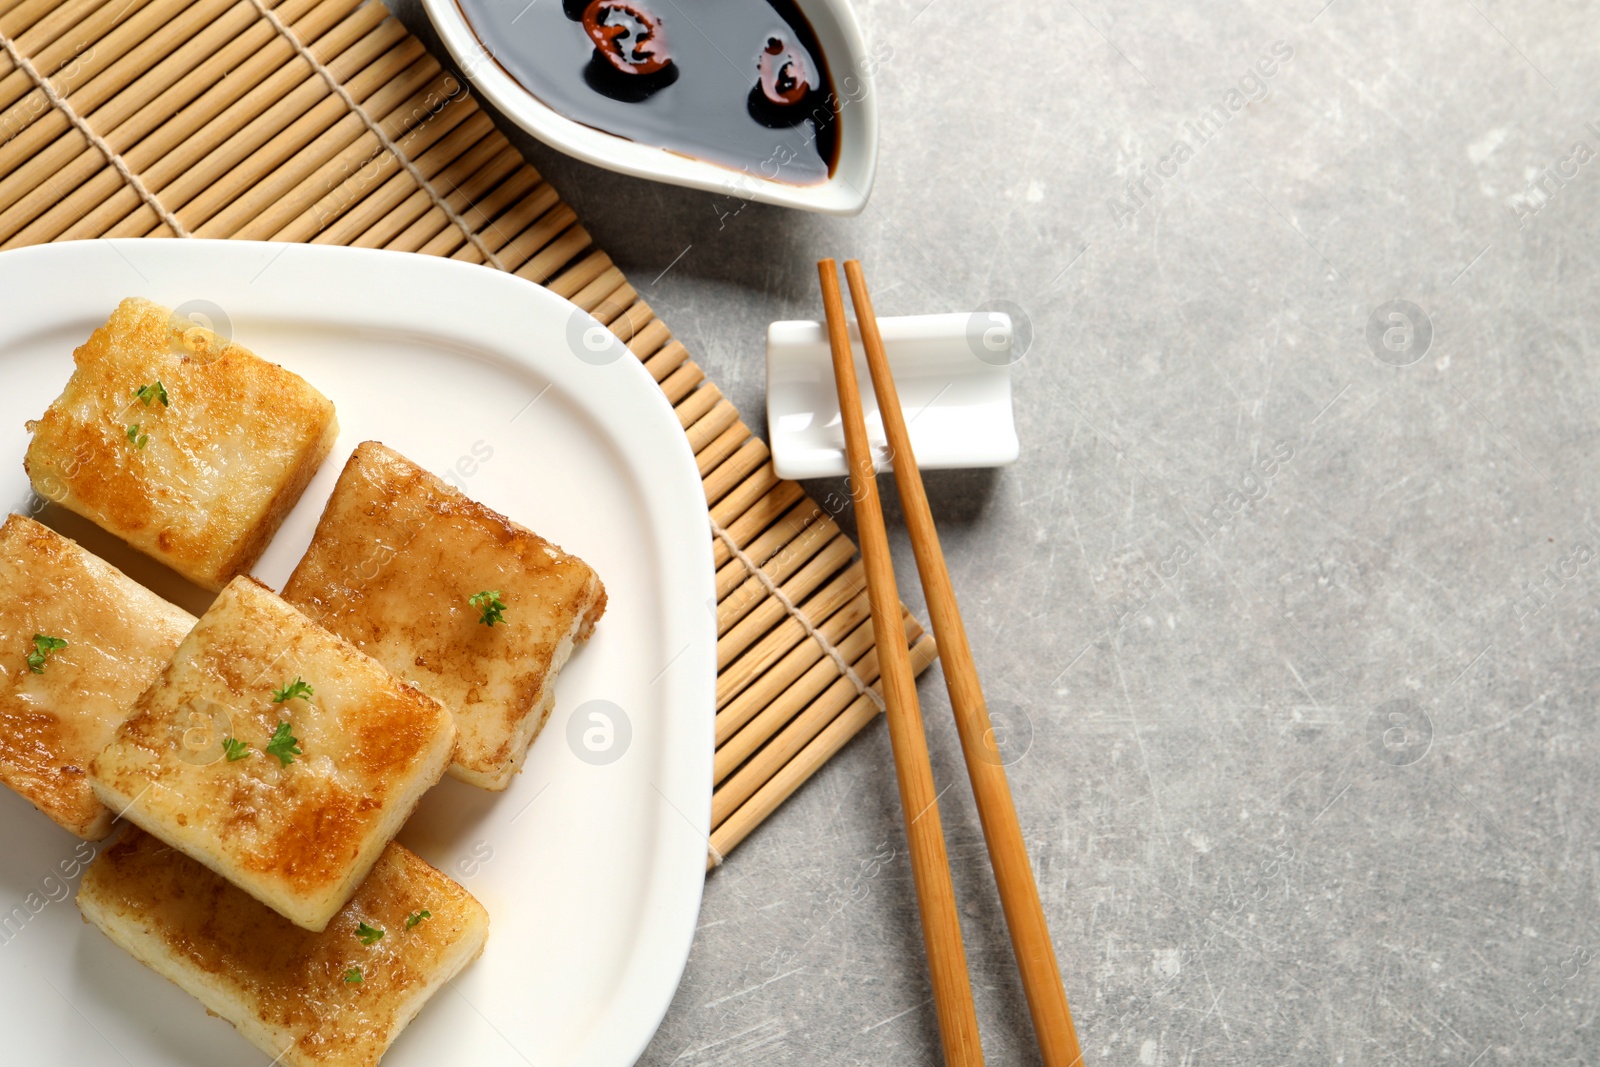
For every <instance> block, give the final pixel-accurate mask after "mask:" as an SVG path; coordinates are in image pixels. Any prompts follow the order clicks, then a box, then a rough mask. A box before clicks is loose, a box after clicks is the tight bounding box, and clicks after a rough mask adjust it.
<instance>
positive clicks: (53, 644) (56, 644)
mask: <svg viewBox="0 0 1600 1067" xmlns="http://www.w3.org/2000/svg"><path fill="white" fill-rule="evenodd" d="M66 647H67V643H66V642H65V641H63V640H62V639H61V638H59V637H51V636H50V635H49V634H34V635H33V651H32V652H29V653H28V656H27V659H28V669H29V670H30V671H32V672H33V673H34V674H43V673H44V661H45V660H46V659H48V658H49V656H50V653H52V652H54V651H55V650H56V649H58V648H66Z"/></svg>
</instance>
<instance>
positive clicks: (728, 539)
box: [711, 519, 883, 852]
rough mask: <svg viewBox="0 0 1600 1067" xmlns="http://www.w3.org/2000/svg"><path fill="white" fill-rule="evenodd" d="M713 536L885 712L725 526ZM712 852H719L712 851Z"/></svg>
mask: <svg viewBox="0 0 1600 1067" xmlns="http://www.w3.org/2000/svg"><path fill="white" fill-rule="evenodd" d="M711 532H712V533H714V534H716V535H717V537H718V538H719V539H720V540H721V541H722V543H723V544H725V545H727V546H728V552H729V553H730V554H732V556H733V558H734V559H736V560H738V561H739V562H740V563H742V564H744V569H745V570H747V571H749V572H750V573H751V575H753V576H754V577H755V579H756V581H758V582H760V583H761V585H762V586H763V587H764V588H765V589H766V591H767V594H768V595H769V596H771V597H772V598H773V599H774V600H776V601H777V602H778V603H780V604H782V605H783V609H784V610H785V611H787V612H788V613H789V615H790V616H791V617H792V618H793V619H794V621H795V622H798V623H799V624H800V627H801V629H803V630H805V632H806V636H808V637H810V638H812V639H813V640H814V641H816V642H817V644H818V646H820V647H821V649H822V651H823V652H824V653H826V654H827V656H828V658H829V659H831V660H833V662H834V665H835V666H836V667H838V668H839V673H840V674H842V675H844V676H845V677H846V678H848V679H850V684H851V685H853V686H855V687H856V691H857V692H859V693H860V694H861V695H862V696H864V697H866V698H867V699H868V700H870V701H872V702H873V703H874V704H875V705H877V708H878V710H879V711H882V710H883V697H881V696H879V695H878V691H877V690H876V689H874V688H872V687H871V686H870V685H868V684H867V683H866V682H865V681H864V680H863V679H862V677H861V675H859V674H857V673H856V669H855V668H854V667H852V666H850V661H849V660H847V659H845V658H844V653H842V652H840V651H839V649H838V647H837V646H835V645H834V643H833V642H832V641H829V640H828V635H827V634H825V633H823V632H822V631H821V630H819V629H817V627H816V626H815V625H814V624H813V623H812V621H811V620H810V619H809V618H807V617H806V613H805V612H803V611H801V610H800V605H798V604H796V603H795V602H794V601H793V600H791V599H790V598H789V594H787V593H785V592H784V591H783V588H782V587H781V586H779V585H778V583H777V582H775V581H773V580H772V576H771V575H770V574H768V573H767V572H766V571H765V570H763V569H762V568H761V567H760V566H758V565H757V564H756V561H755V560H753V559H751V558H750V556H749V554H748V553H746V552H745V550H744V549H743V548H740V547H739V543H738V542H737V541H735V540H734V539H733V535H732V534H730V533H729V532H728V531H727V530H725V529H723V527H722V524H721V523H719V522H717V520H716V519H712V520H711ZM712 851H713V852H714V851H716V850H715V849H713V850H712Z"/></svg>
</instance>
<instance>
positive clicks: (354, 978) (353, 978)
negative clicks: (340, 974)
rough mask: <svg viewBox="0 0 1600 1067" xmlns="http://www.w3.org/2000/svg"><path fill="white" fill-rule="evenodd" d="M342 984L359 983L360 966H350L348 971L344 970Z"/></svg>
mask: <svg viewBox="0 0 1600 1067" xmlns="http://www.w3.org/2000/svg"><path fill="white" fill-rule="evenodd" d="M344 984H345V985H360V984H361V968H360V967H352V968H350V969H349V970H348V971H346V972H344Z"/></svg>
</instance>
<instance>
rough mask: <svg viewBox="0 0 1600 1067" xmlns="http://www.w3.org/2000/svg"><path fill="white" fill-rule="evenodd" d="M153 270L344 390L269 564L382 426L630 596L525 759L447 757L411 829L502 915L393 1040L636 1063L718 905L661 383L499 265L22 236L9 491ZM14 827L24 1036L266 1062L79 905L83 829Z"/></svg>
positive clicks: (10, 1006)
mask: <svg viewBox="0 0 1600 1067" xmlns="http://www.w3.org/2000/svg"><path fill="white" fill-rule="evenodd" d="M134 295H139V296H145V297H149V298H150V299H153V300H155V301H157V302H160V303H163V304H165V305H167V306H169V307H173V306H183V305H186V304H188V305H189V310H190V311H191V312H192V313H193V316H194V317H195V318H196V320H197V321H199V320H200V319H202V318H209V319H210V320H211V325H212V326H213V328H219V329H222V330H225V331H229V332H231V333H232V335H233V336H234V338H236V339H237V340H238V341H239V342H240V343H242V344H244V345H246V346H247V347H249V348H251V349H254V350H255V351H256V352H257V353H258V354H260V355H262V356H264V357H266V358H269V359H272V360H274V361H276V362H280V363H282V364H283V365H284V366H286V367H288V368H290V369H291V370H294V371H296V372H297V373H299V374H301V375H303V376H304V377H305V378H307V379H308V380H309V381H311V382H312V383H313V384H314V385H316V387H317V388H318V389H320V390H322V392H323V393H325V394H326V395H327V396H328V397H330V398H331V399H332V400H333V402H334V403H335V405H336V406H337V407H338V413H339V423H340V428H341V433H340V437H339V442H338V445H337V446H336V447H335V449H334V452H333V455H331V456H330V457H329V459H328V461H327V462H326V463H325V464H324V465H323V467H322V469H321V470H320V472H319V473H318V474H317V476H316V478H315V479H314V480H313V481H312V483H311V485H310V487H309V488H308V489H307V490H306V492H305V495H304V497H302V499H301V501H300V504H299V506H298V507H296V508H295V510H294V511H293V513H292V514H291V515H290V516H289V518H288V520H287V521H286V522H285V523H284V525H283V528H282V529H281V531H280V532H279V533H278V535H277V538H276V539H275V540H274V541H273V543H272V545H271V547H270V548H269V549H268V551H267V553H266V555H265V557H264V558H263V559H262V561H261V563H260V564H259V565H258V566H257V567H256V569H255V573H256V574H257V576H259V577H260V578H261V579H262V580H264V581H266V582H267V583H269V584H271V585H272V586H273V587H274V588H278V587H281V586H282V584H283V582H284V581H285V579H287V578H288V576H289V572H290V571H291V570H292V569H293V566H294V564H295V562H296V561H297V560H298V559H299V557H300V555H301V553H302V551H303V550H304V548H305V546H306V544H307V543H308V542H309V540H310V538H311V533H312V530H313V528H314V527H315V524H316V520H317V517H318V516H319V515H320V513H321V511H322V506H323V504H324V502H325V501H326V500H327V497H328V494H329V492H330V491H331V490H332V487H333V483H334V480H335V479H336V478H337V476H338V473H339V470H340V469H341V468H342V467H343V465H344V461H345V459H346V458H347V457H348V455H349V453H350V451H351V449H352V448H354V446H355V445H356V444H357V443H359V442H360V441H363V440H366V439H369V438H373V439H377V440H380V441H383V442H385V443H387V444H389V445H391V446H393V447H395V448H397V449H399V450H400V451H401V452H403V453H404V454H405V455H407V456H409V457H411V458H412V459H414V460H416V461H417V462H418V463H420V464H422V465H423V466H425V467H427V468H429V469H430V470H433V471H435V472H437V473H440V474H442V475H443V474H447V472H452V471H453V472H454V475H453V477H454V478H455V480H457V481H458V482H459V483H461V484H463V485H464V486H465V488H466V491H467V492H468V493H469V494H470V495H471V496H473V497H475V498H477V499H478V500H481V501H483V502H484V503H486V504H488V505H490V506H491V507H494V508H496V509H498V510H499V511H502V512H504V513H505V514H507V515H510V516H511V517H513V518H515V519H517V520H519V521H521V522H523V523H524V524H526V525H528V526H531V527H532V528H533V529H535V530H537V531H539V532H540V533H541V534H543V535H545V536H546V537H548V538H550V540H552V541H554V542H555V543H557V544H559V545H561V546H562V547H563V548H566V549H568V550H569V551H572V552H574V553H577V554H578V555H580V556H582V557H583V558H584V559H585V560H587V561H588V562H589V563H590V564H591V565H593V566H594V567H595V569H596V570H597V571H599V573H600V575H601V577H602V578H603V579H604V581H605V583H606V589H607V591H608V593H609V596H610V604H609V607H608V608H607V610H606V614H605V617H604V619H602V620H601V623H600V625H599V627H598V628H597V629H596V631H595V635H594V638H593V640H591V641H590V643H589V644H588V645H587V646H585V647H583V648H582V649H580V650H579V651H578V653H577V654H576V655H575V656H574V657H573V659H572V662H571V664H570V665H569V666H568V667H567V668H566V669H565V670H564V671H563V672H562V674H561V678H560V681H559V683H558V686H557V694H556V707H555V711H554V713H553V714H552V715H551V718H550V723H549V725H548V726H547V727H546V729H545V731H544V733H543V734H542V735H541V736H540V737H539V739H538V740H537V741H536V742H535V743H534V746H533V750H532V752H531V754H530V756H529V759H528V763H527V767H526V769H525V770H524V771H523V772H522V774H521V775H519V776H518V777H517V779H516V780H515V781H514V783H513V784H512V786H511V788H510V789H508V790H507V791H506V792H504V793H498V794H496V793H488V792H484V791H482V790H477V789H473V788H471V787H469V786H465V785H462V784H461V783H459V782H456V781H454V780H451V779H446V780H445V781H444V782H443V783H442V784H441V785H440V786H439V787H438V788H436V789H434V790H433V791H432V792H430V793H429V794H428V795H427V797H426V798H424V800H423V802H422V806H421V808H420V809H419V811H418V812H417V814H416V816H415V817H413V818H412V820H411V822H410V823H409V824H408V825H407V827H406V829H405V831H404V833H402V835H401V840H402V841H403V842H404V843H406V844H408V845H410V846H411V847H412V848H414V849H416V850H417V851H418V852H420V853H421V854H422V855H423V856H424V857H426V858H427V859H428V860H429V861H431V862H432V863H434V864H435V865H436V866H438V867H439V868H440V869H442V870H444V871H445V872H446V873H448V874H450V875H451V876H452V877H454V878H455V879H457V880H458V881H460V882H461V883H462V884H463V885H465V886H466V887H467V889H469V890H470V891H471V892H472V893H473V894H474V895H475V896H476V897H477V898H478V899H479V900H481V901H482V902H483V904H484V905H485V906H486V907H487V908H488V910H489V915H490V917H491V925H490V934H489V944H488V947H487V949H486V950H485V951H484V954H483V957H482V958H481V959H479V960H478V961H477V962H476V963H474V964H472V965H471V967H469V968H468V969H467V971H466V972H465V973H463V974H462V975H461V977H459V978H458V979H457V980H456V981H455V982H454V983H453V984H452V986H451V987H450V988H446V989H443V990H441V991H440V992H439V994H438V995H437V996H435V997H434V998H433V1000H432V1001H431V1002H430V1003H429V1004H428V1005H427V1007H426V1008H425V1009H424V1010H423V1012H422V1014H421V1015H420V1016H419V1017H418V1018H417V1020H416V1021H415V1022H413V1023H412V1025H411V1026H410V1027H409V1028H408V1029H407V1030H406V1031H405V1033H404V1034H402V1035H401V1037H400V1040H399V1041H398V1042H397V1043H396V1044H395V1045H394V1047H393V1048H392V1049H391V1050H390V1052H389V1054H388V1055H387V1056H386V1057H385V1059H384V1064H385V1067H405V1065H407V1064H415V1065H429V1067H434V1065H439V1064H457V1063H460V1064H465V1063H471V1064H474V1065H481V1067H495V1065H506V1067H511V1065H517V1067H525V1065H526V1064H529V1063H536V1064H539V1065H541V1067H543V1065H547V1064H589V1065H621V1064H630V1063H632V1062H634V1060H635V1059H636V1058H637V1057H638V1055H639V1053H640V1052H641V1050H642V1049H643V1048H644V1046H645V1044H646V1042H648V1040H649V1039H650V1036H651V1034H652V1033H653V1032H654V1031H655V1028H656V1026H657V1025H658V1024H659V1022H660V1020H661V1017H662V1015H663V1014H664V1013H665V1011H666V1008H667V1004H668V1002H669V1000H670V999H671V996H672V993H673V990H674V989H675V988H676V986H677V983H678V979H679V976H680V975H681V973H682V970H683V965H684V962H685V960H686V959H687V957H688V952H689V942H690V939H691V937H692V935H693V933H694V926H695V921H696V916H697V914H698V911H699V906H700V892H701V888H702V886H703V884H704V872H705V856H706V832H707V829H708V826H709V822H710V804H711V758H712V749H713V745H712V715H711V709H712V708H713V707H714V706H715V699H714V698H715V686H716V661H715V646H716V628H715V618H714V614H713V612H712V611H711V610H709V609H708V607H707V605H708V604H714V603H715V601H714V584H713V572H712V567H711V549H710V539H709V537H708V535H707V532H706V531H707V525H706V506H705V501H704V497H703V495H702V489H701V485H700V479H699V477H698V475H697V473H696V469H695V463H694V457H693V456H692V455H691V453H690V450H689V446H688V443H687V440H686V439H685V437H684V435H683V432H682V430H681V429H680V428H679V426H678V420H677V418H676V417H675V416H674V414H673V412H672V409H671V407H670V406H669V405H668V403H667V401H666V399H665V397H664V396H663V395H662V393H661V390H660V389H658V388H657V387H656V385H655V383H654V382H653V381H652V380H651V378H650V375H649V374H648V373H646V372H645V370H644V368H643V367H642V365H640V363H639V361H638V360H637V359H635V358H633V357H632V356H630V355H629V354H628V353H627V351H626V349H624V348H623V347H622V345H621V343H620V342H617V341H616V340H615V339H614V338H612V337H611V335H610V334H609V333H608V332H606V331H604V330H603V328H601V327H599V325H598V324H597V323H595V322H594V320H593V319H590V318H589V317H588V316H587V315H584V314H583V313H582V312H581V311H579V310H578V309H577V308H576V307H574V306H573V305H572V304H569V303H568V302H567V301H565V300H562V299H561V298H560V297H557V296H555V295H554V294H552V293H550V292H548V291H547V290H545V289H542V288H540V287H538V286H535V285H533V284H531V283H529V282H525V281H522V280H520V279H517V278H513V277H510V276H507V275H504V274H500V273H497V272H494V271H490V270H488V269H485V268H482V267H475V266H469V265H466V264H462V263H456V262H451V261H448V260H440V259H433V258H429V257H425V256H416V255H405V254H401V253H392V252H378V251H366V250H359V249H347V248H330V247H321V246H311V245H283V244H279V245H269V244H256V243H246V242H224V241H199V240H194V241H177V240H174V241H84V242H73V243H65V244H55V245H46V246H42V247H38V248H28V249H23V250H20V251H15V252H7V253H4V254H0V373H3V375H4V379H3V380H4V381H5V383H6V394H7V399H6V404H5V407H6V411H7V412H8V414H7V416H6V417H5V418H4V420H0V504H4V505H6V506H9V508H10V510H14V511H15V510H26V509H27V508H29V507H30V506H32V505H34V504H36V503H37V501H35V500H34V499H33V498H32V496H31V493H30V492H29V489H28V483H27V480H26V478H25V477H24V475H23V473H22V456H23V452H24V450H25V448H26V445H27V433H26V431H25V430H24V429H23V425H22V424H23V420H24V419H26V418H32V417H36V416H37V415H38V414H39V413H41V412H43V411H44V409H45V407H46V406H47V405H48V404H49V402H50V401H51V399H53V398H54V397H55V395H56V394H57V393H58V392H59V391H60V389H61V387H62V385H63V384H64V383H65V382H66V380H67V376H68V374H69V372H70V369H71V353H72V350H73V348H74V347H75V346H77V345H78V344H81V343H82V342H83V341H84V340H85V339H86V338H87V337H88V336H89V333H90V332H91V331H92V330H93V329H94V327H95V326H97V325H99V324H100V323H101V322H103V321H104V320H105V318H106V316H107V315H108V314H109V313H110V311H111V309H112V308H113V307H115V306H116V303H117V301H118V300H120V299H121V298H123V297H125V296H134ZM195 301H203V302H205V303H202V304H199V305H196V304H194V303H192V302H195ZM39 514H40V517H41V518H42V519H44V520H45V521H46V522H49V523H52V524H55V525H57V527H58V528H59V529H62V530H63V531H65V532H69V533H70V534H72V535H73V536H78V537H80V539H81V540H82V541H83V543H84V544H85V545H86V546H87V547H90V548H91V549H92V550H93V551H96V552H98V553H101V554H102V555H105V556H106V557H107V558H109V559H110V560H111V561H112V562H113V563H115V564H116V565H117V566H119V567H122V568H123V569H124V570H125V571H127V572H128V573H130V574H132V575H133V576H134V577H136V578H139V579H140V580H142V581H145V582H147V584H150V585H151V586H152V587H153V588H155V589H156V590H157V591H158V592H161V593H163V594H164V595H167V596H168V597H169V598H171V599H174V600H176V601H177V602H179V603H181V604H183V606H185V607H187V608H188V609H189V610H191V611H195V612H198V611H200V610H203V609H204V606H205V604H206V603H207V602H208V600H209V597H208V596H205V595H202V594H199V592H198V591H197V590H195V589H194V588H193V587H192V586H187V585H185V584H184V583H182V582H181V580H179V579H177V578H176V576H174V575H172V574H171V573H170V572H166V571H164V570H162V569H161V568H158V567H156V566H155V565H154V564H152V563H150V562H148V561H147V560H145V558H144V557H142V556H139V555H138V554H136V553H134V552H132V551H131V550H129V549H127V548H126V546H124V545H122V544H121V542H118V541H115V540H114V539H111V538H109V537H107V536H106V535H104V534H101V533H100V532H99V531H97V530H95V529H94V528H93V527H89V526H88V525H87V524H86V523H83V522H81V521H74V520H73V517H72V516H70V515H66V514H65V513H61V512H58V511H55V510H54V509H46V510H44V511H42V512H40V513H39ZM591 700H604V701H609V702H611V703H612V704H614V705H615V706H616V707H617V708H620V709H621V711H622V714H623V715H624V716H625V717H626V720H627V729H624V728H623V723H622V722H621V720H620V719H618V721H616V722H615V723H613V724H612V725H613V729H614V731H615V732H614V733H613V735H612V736H613V741H612V747H611V748H610V750H609V751H605V750H602V751H601V752H600V753H598V754H596V753H594V752H593V751H591V749H590V748H586V747H585V745H584V743H583V741H582V739H581V735H582V729H581V728H580V729H578V730H577V731H576V732H577V735H578V738H579V740H578V741H577V742H576V743H569V741H568V735H569V733H568V726H569V723H570V721H571V720H572V719H573V712H574V710H575V709H577V708H579V706H580V705H583V704H585V703H586V702H588V701H591ZM613 718H617V717H616V716H615V715H613ZM579 726H580V727H596V728H598V729H599V732H598V733H595V734H592V735H591V737H590V739H589V744H590V745H592V746H597V747H601V748H602V749H604V743H605V735H604V729H603V726H602V725H601V724H599V723H598V722H596V721H594V720H590V721H587V722H583V721H580V722H579ZM624 734H631V736H630V737H628V738H627V739H626V740H625V741H624ZM580 752H582V753H583V754H584V755H585V756H587V757H588V758H587V759H584V758H580V755H579V753H580ZM608 756H611V757H615V758H614V759H613V760H612V761H611V762H609V763H605V762H599V761H600V760H601V759H604V758H605V757H608ZM0 850H3V854H4V856H5V859H4V860H3V861H0V1032H3V1033H4V1034H5V1044H6V1049H7V1051H6V1054H5V1056H4V1057H3V1060H4V1061H5V1062H16V1063H46V1062H48V1063H75V1064H121V1063H131V1064H135V1065H138V1067H144V1065H146V1064H151V1065H154V1064H161V1065H188V1064H194V1065H197V1067H199V1065H212V1064H218V1063H230V1064H232V1063H266V1062H267V1057H265V1056H261V1055H259V1054H257V1053H255V1052H254V1051H252V1049H251V1048H250V1046H249V1045H247V1044H246V1043H245V1041H244V1040H243V1039H242V1038H240V1037H239V1036H238V1035H237V1034H236V1033H234V1031H233V1028H232V1027H231V1026H229V1025H228V1024H226V1023H224V1022H222V1021H220V1020H218V1019H214V1018H209V1017H208V1016H207V1015H206V1013H205V1011H204V1009H202V1008H201V1007H200V1004H199V1003H198V1002H197V1001H195V1000H193V999H191V998H190V997H189V996H188V995H187V994H185V993H183V992H181V991H179V990H178V988H177V987H176V986H173V985H171V984H169V983H168V982H166V981H165V980H163V979H161V978H158V977H156V976H154V975H153V974H152V973H151V972H149V971H147V970H145V969H144V968H143V967H142V966H141V965H140V964H138V963H136V962H135V961H134V960H133V959H132V958H131V957H129V956H127V955H126V954H124V953H123V952H122V950H121V949H119V948H117V947H115V946H114V945H112V944H111V942H110V941H108V940H106V938H105V937H103V936H102V935H101V934H100V933H99V932H98V931H97V930H95V929H94V928H92V927H90V926H88V925H86V924H85V923H83V922H82V921H81V920H80V918H79V916H78V912H77V908H76V907H75V906H74V905H73V902H72V900H71V899H70V894H71V892H72V891H73V890H74V889H75V884H76V876H77V873H78V868H79V867H81V860H82V859H83V858H84V857H85V856H87V855H89V854H91V846H88V845H85V844H83V843H81V842H78V840H77V839H76V838H74V837H72V836H70V835H69V834H67V833H66V832H65V831H63V830H60V829H58V828H57V827H56V826H55V825H54V824H53V823H51V822H50V821H49V820H47V819H46V818H45V817H44V816H42V815H40V814H39V813H38V812H36V811H34V810H33V808H32V807H31V806H30V805H29V804H28V803H27V802H26V801H24V800H22V799H21V798H20V797H18V796H17V795H16V794H14V793H12V792H11V791H10V790H7V789H0Z"/></svg>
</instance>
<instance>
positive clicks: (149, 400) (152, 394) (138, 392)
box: [133, 378, 172, 407]
mask: <svg viewBox="0 0 1600 1067" xmlns="http://www.w3.org/2000/svg"><path fill="white" fill-rule="evenodd" d="M133 398H134V399H135V400H142V401H144V406H145V407H149V406H150V405H151V404H153V403H155V402H156V401H157V400H159V401H161V406H162V407H171V406H172V401H170V400H168V399H167V387H166V386H164V385H162V384H161V379H160V378H157V379H156V380H155V381H153V382H151V383H150V384H149V385H141V386H139V388H137V389H135V390H134V391H133Z"/></svg>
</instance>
